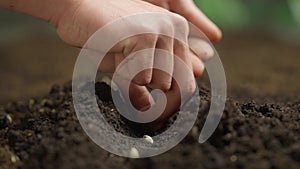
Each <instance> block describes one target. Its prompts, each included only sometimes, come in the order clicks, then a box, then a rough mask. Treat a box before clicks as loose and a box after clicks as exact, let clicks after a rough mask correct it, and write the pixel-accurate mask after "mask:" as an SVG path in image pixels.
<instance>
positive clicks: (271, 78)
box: [0, 0, 300, 104]
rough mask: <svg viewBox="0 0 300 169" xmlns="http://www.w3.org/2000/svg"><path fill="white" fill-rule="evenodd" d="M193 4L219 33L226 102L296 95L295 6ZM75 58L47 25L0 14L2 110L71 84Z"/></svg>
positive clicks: (298, 4)
mask: <svg viewBox="0 0 300 169" xmlns="http://www.w3.org/2000/svg"><path fill="white" fill-rule="evenodd" d="M195 2H196V4H197V5H198V6H199V8H201V9H202V10H203V11H204V13H206V14H207V15H208V17H209V18H211V19H212V20H213V21H214V22H215V23H216V24H217V25H218V26H219V27H220V28H221V29H222V31H223V34H224V37H223V40H222V41H221V42H219V43H217V44H216V46H215V47H216V49H217V51H218V52H219V55H220V57H221V59H222V62H223V65H224V68H225V72H226V76H227V83H228V91H229V95H230V96H232V97H244V98H247V99H254V100H255V99H257V98H259V97H263V98H267V97H274V96H277V97H278V96H279V97H280V96H290V95H297V94H298V93H299V91H300V79H299V77H300V76H299V75H300V67H299V63H300V31H299V30H300V29H299V28H300V1H299V0H251V1H249V0H224V1H220V0H196V1H195ZM78 52H79V49H77V48H74V47H70V46H67V45H65V44H64V43H63V42H62V41H61V40H60V39H59V38H58V37H57V35H56V33H55V30H54V28H53V27H51V26H50V25H49V24H47V23H45V22H43V21H41V20H38V19H35V18H32V17H30V16H26V15H23V14H18V13H14V12H11V11H7V10H3V9H0V81H1V82H0V104H6V103H7V102H10V101H17V100H24V99H28V98H29V97H34V96H42V95H45V94H46V93H47V92H48V91H49V89H50V88H51V86H52V85H53V84H63V83H65V82H67V81H70V80H71V79H72V71H73V66H74V64H75V61H76V58H77V55H78ZM285 98H291V97H285Z"/></svg>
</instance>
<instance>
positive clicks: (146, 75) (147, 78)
mask: <svg viewBox="0 0 300 169" xmlns="http://www.w3.org/2000/svg"><path fill="white" fill-rule="evenodd" d="M151 79H152V74H151V72H150V71H143V72H141V73H139V74H138V76H136V78H135V80H134V81H135V82H136V83H137V84H138V85H148V84H150V83H151Z"/></svg>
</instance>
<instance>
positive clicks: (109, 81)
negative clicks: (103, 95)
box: [101, 76, 111, 86]
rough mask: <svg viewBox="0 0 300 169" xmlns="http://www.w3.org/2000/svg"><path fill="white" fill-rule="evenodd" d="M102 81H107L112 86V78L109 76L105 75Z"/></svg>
mask: <svg viewBox="0 0 300 169" xmlns="http://www.w3.org/2000/svg"><path fill="white" fill-rule="evenodd" d="M101 81H102V82H104V83H106V84H107V85H108V86H110V84H111V79H110V78H109V77H107V76H103V77H102V79H101Z"/></svg>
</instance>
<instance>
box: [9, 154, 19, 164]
mask: <svg viewBox="0 0 300 169" xmlns="http://www.w3.org/2000/svg"><path fill="white" fill-rule="evenodd" d="M18 160H19V157H18V156H15V155H12V156H11V157H10V161H11V162H12V163H15V162H17V161H18Z"/></svg>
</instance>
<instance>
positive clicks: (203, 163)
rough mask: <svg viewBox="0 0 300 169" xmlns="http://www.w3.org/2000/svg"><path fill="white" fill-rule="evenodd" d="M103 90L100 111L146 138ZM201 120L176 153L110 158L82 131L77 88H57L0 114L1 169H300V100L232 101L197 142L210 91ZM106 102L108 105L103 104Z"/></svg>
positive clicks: (204, 97)
mask: <svg viewBox="0 0 300 169" xmlns="http://www.w3.org/2000/svg"><path fill="white" fill-rule="evenodd" d="M107 87H108V86H105V85H103V84H100V83H97V85H96V91H98V93H97V95H98V97H99V98H100V99H99V100H98V104H99V107H100V108H101V109H102V111H103V113H104V114H105V116H106V117H107V119H108V121H109V123H110V124H112V125H113V126H114V127H115V128H116V129H117V130H118V131H121V132H122V133H124V134H127V135H133V136H136V137H140V134H143V133H140V132H136V131H138V130H135V129H134V128H130V127H128V125H127V124H126V122H125V121H124V120H123V119H122V118H120V115H119V114H118V113H117V112H116V111H115V108H114V106H113V104H112V103H111V102H110V99H111V98H110V96H109V94H107V93H105V92H99V91H107ZM200 93H201V96H202V97H201V104H200V105H201V107H200V111H199V114H198V120H197V122H196V124H195V126H194V128H193V129H192V131H191V132H190V134H189V135H188V136H187V137H186V138H185V139H184V140H183V141H182V142H181V143H180V144H179V145H177V146H176V147H174V148H173V149H171V150H170V151H168V152H166V153H164V154H162V155H159V156H156V157H151V158H145V159H127V158H123V157H118V156H115V155H113V154H110V153H108V152H106V151H105V150H103V149H101V148H100V147H98V146H97V145H96V144H95V143H93V142H92V141H91V140H90V139H89V137H87V135H86V134H85V133H84V131H83V130H82V128H81V126H80V124H79V122H78V120H77V117H76V115H75V112H74V108H73V105H72V95H71V85H70V84H66V85H64V86H63V87H61V86H53V87H52V89H51V91H50V93H49V95H47V96H45V97H43V98H33V99H30V100H29V101H27V102H14V103H11V104H9V105H7V106H5V107H4V108H3V110H1V112H0V168H1V169H14V168H28V169H29V168H30V169H35V168H37V169H93V168H105V169H109V168H131V169H139V168H146V169H152V168H153V169H158V168H159V169H164V168H165V169H171V168H172V169H173V168H176V169H181V168H182V169H188V168H197V169H200V168H211V169H214V168H220V169H221V168H222V169H223V168H233V169H234V168H246V169H248V168H249V169H253V168H259V169H269V168H272V169H280V168H282V169H286V168H289V169H298V168H300V142H299V140H300V134H299V133H300V123H299V122H300V100H294V101H293V102H288V103H287V102H285V103H280V102H276V104H274V103H265V104H258V103H255V102H254V101H251V102H243V103H239V102H237V101H235V100H233V99H228V100H227V103H226V109H225V111H224V114H223V117H222V120H221V122H220V124H219V126H218V128H217V129H216V131H215V133H214V135H213V136H212V137H211V138H210V139H209V140H208V141H207V142H205V143H204V144H199V143H198V142H197V139H198V135H199V130H200V129H201V128H202V125H203V122H204V121H205V116H206V114H205V113H207V111H208V109H209V102H210V101H209V98H210V97H209V90H207V89H205V88H201V90H200ZM101 99H102V100H101Z"/></svg>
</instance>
